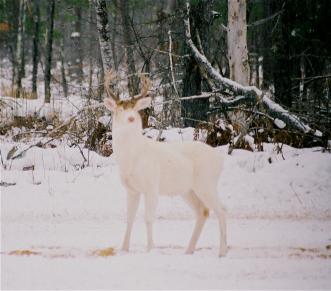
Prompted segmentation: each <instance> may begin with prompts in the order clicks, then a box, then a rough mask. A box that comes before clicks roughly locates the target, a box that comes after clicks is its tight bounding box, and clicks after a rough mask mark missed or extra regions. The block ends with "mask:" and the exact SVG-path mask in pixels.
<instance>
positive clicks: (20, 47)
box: [14, 0, 26, 97]
mask: <svg viewBox="0 0 331 291" xmlns="http://www.w3.org/2000/svg"><path fill="white" fill-rule="evenodd" d="M25 8H26V0H20V2H19V16H18V32H17V41H16V55H15V67H14V80H15V81H14V84H15V86H16V90H17V91H16V97H20V96H21V93H22V92H21V91H22V78H23V74H24V34H25V18H26V12H25Z"/></svg>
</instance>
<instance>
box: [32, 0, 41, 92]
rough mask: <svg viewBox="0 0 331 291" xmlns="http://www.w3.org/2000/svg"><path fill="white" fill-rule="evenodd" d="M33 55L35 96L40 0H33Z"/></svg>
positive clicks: (34, 87) (34, 89)
mask: <svg viewBox="0 0 331 291" xmlns="http://www.w3.org/2000/svg"><path fill="white" fill-rule="evenodd" d="M33 23H34V33H33V49H32V50H33V56H32V63H33V68H32V94H33V95H34V96H35V97H37V77H38V63H39V30H40V0H34V1H33Z"/></svg>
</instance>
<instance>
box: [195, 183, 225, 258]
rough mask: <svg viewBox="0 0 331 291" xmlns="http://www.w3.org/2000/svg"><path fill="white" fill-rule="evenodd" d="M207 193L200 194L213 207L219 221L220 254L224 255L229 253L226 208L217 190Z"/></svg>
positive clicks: (206, 203) (205, 202) (204, 201)
mask: <svg viewBox="0 0 331 291" xmlns="http://www.w3.org/2000/svg"><path fill="white" fill-rule="evenodd" d="M207 193H208V194H206V195H200V196H198V197H199V198H200V199H201V200H203V203H204V204H205V205H207V207H209V208H210V209H213V210H214V212H215V214H216V216H217V218H218V223H219V232H220V251H219V256H220V257H224V256H225V255H226V253H227V249H228V248H227V238H226V209H225V207H224V206H223V204H222V203H221V202H220V200H219V198H218V195H217V190H216V189H215V190H210V191H209V192H207Z"/></svg>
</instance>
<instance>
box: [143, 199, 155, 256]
mask: <svg viewBox="0 0 331 291" xmlns="http://www.w3.org/2000/svg"><path fill="white" fill-rule="evenodd" d="M156 206H157V194H155V193H151V194H145V221H146V230H147V251H150V250H151V249H152V248H153V247H154V242H153V223H154V220H155V212H156Z"/></svg>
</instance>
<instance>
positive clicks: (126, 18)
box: [120, 0, 139, 96]
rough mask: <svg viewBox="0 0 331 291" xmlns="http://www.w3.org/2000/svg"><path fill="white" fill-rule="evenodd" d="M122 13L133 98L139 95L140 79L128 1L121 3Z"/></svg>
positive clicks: (130, 87) (130, 89)
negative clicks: (135, 58)
mask: <svg viewBox="0 0 331 291" xmlns="http://www.w3.org/2000/svg"><path fill="white" fill-rule="evenodd" d="M120 11H121V18H122V25H123V37H124V45H125V52H126V63H127V66H128V89H129V93H130V95H131V96H134V95H136V94H138V84H139V79H138V77H137V75H136V66H135V63H134V55H133V41H132V36H131V27H130V14H129V3H128V1H127V0H121V1H120Z"/></svg>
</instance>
